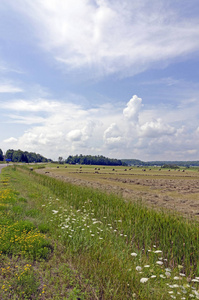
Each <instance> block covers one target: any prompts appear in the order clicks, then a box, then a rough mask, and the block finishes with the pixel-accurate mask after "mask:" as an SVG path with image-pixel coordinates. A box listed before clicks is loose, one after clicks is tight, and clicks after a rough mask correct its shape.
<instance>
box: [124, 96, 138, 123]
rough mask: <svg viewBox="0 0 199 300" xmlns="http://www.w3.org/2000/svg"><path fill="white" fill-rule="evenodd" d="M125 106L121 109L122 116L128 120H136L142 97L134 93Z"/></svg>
mask: <svg viewBox="0 0 199 300" xmlns="http://www.w3.org/2000/svg"><path fill="white" fill-rule="evenodd" d="M126 106H127V107H126V108H125V109H124V110H123V115H124V117H125V118H127V119H128V120H130V121H133V122H137V121H138V117H139V112H140V109H141V107H142V99H141V98H138V97H137V96H136V95H134V96H133V97H132V98H131V99H130V100H129V102H128V103H127V105H126Z"/></svg>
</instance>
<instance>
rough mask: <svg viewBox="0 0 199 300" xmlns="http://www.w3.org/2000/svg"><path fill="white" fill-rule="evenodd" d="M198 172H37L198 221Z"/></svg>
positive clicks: (75, 168) (65, 168) (62, 168)
mask: <svg viewBox="0 0 199 300" xmlns="http://www.w3.org/2000/svg"><path fill="white" fill-rule="evenodd" d="M198 171H199V169H198V168H195V169H194V168H192V169H176V170H174V169H163V168H162V169H160V168H158V167H153V168H150V167H148V168H144V169H143V168H138V167H110V166H106V167H103V166H81V165H59V166H53V165H51V166H49V167H46V168H45V169H38V170H37V172H39V173H41V174H45V175H48V176H51V177H55V178H58V179H61V180H63V181H65V182H70V183H73V184H76V185H83V186H88V187H92V188H97V189H100V190H103V191H106V192H108V193H115V194H117V195H119V196H122V197H123V198H125V199H128V200H129V201H137V200H142V201H143V202H144V203H146V204H147V205H149V206H152V207H155V208H164V209H166V210H175V211H177V212H179V213H181V214H183V215H184V216H186V217H189V218H196V219H198V220H199V172H198Z"/></svg>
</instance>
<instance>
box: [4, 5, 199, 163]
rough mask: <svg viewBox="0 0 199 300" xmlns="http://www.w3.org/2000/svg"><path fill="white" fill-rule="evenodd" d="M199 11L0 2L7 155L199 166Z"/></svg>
mask: <svg viewBox="0 0 199 300" xmlns="http://www.w3.org/2000/svg"><path fill="white" fill-rule="evenodd" d="M198 79H199V5H198V0H197V1H196V0H191V1H188V0H186V1H183V2H182V1H179V0H175V1H170V0H159V1H156V0H154V1H151V0H150V1H148V0H141V1H139V2H138V1H132V0H123V1H121V0H120V1H119V0H114V1H113V0H67V1H66V0H34V1H31V0H18V1H12V0H1V2H0V126H1V127H0V128H1V130H0V148H1V149H2V150H3V151H4V152H5V151H6V150H7V149H21V150H24V151H25V150H26V151H31V152H36V153H40V154H42V155H44V156H45V157H48V158H52V159H57V158H58V157H59V156H62V157H64V158H67V157H68V156H69V155H75V154H92V155H105V156H108V157H112V158H137V159H141V160H145V161H147V160H198V159H199V121H198V120H199V80H198Z"/></svg>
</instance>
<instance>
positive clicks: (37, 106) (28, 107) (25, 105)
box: [1, 99, 58, 112]
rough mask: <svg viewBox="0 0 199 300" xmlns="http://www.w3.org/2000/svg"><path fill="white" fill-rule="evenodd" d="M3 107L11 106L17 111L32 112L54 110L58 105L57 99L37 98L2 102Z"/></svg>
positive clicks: (10, 107)
mask: <svg viewBox="0 0 199 300" xmlns="http://www.w3.org/2000/svg"><path fill="white" fill-rule="evenodd" d="M1 107H2V108H9V109H11V110H16V111H31V112H39V111H44V112H53V111H55V110H56V108H57V107H58V104H57V102H56V101H48V100H44V99H37V100H34V101H33V100H32V101H27V100H23V99H18V100H14V101H9V102H3V103H1Z"/></svg>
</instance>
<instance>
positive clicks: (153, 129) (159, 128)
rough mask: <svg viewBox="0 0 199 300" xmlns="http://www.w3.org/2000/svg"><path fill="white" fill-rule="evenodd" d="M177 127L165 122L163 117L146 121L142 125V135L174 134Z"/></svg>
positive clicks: (152, 136) (154, 136)
mask: <svg viewBox="0 0 199 300" xmlns="http://www.w3.org/2000/svg"><path fill="white" fill-rule="evenodd" d="M175 131H176V130H175V128H174V127H171V126H170V125H168V124H164V123H163V122H162V120H161V119H157V120H155V121H151V122H146V123H145V124H143V125H142V126H140V135H141V136H144V137H150V138H157V137H158V136H162V135H173V134H174V133H175Z"/></svg>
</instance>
